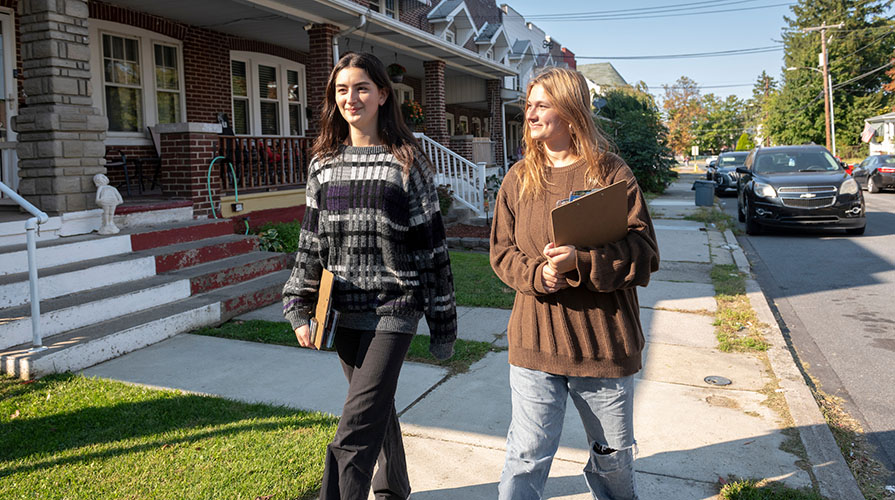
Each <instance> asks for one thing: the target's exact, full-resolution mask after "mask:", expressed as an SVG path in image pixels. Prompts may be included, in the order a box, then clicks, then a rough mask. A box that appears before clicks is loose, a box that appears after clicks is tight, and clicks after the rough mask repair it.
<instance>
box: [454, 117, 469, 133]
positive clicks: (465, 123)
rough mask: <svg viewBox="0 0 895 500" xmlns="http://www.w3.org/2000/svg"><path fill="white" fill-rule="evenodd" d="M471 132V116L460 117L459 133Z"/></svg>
mask: <svg viewBox="0 0 895 500" xmlns="http://www.w3.org/2000/svg"><path fill="white" fill-rule="evenodd" d="M468 133H469V118H467V117H465V116H461V117H460V123H459V125H458V126H457V135H466V134H468Z"/></svg>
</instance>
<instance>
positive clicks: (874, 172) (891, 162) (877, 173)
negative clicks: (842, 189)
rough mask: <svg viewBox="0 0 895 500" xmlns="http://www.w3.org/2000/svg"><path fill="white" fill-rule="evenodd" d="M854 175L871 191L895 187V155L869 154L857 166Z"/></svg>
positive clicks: (860, 184)
mask: <svg viewBox="0 0 895 500" xmlns="http://www.w3.org/2000/svg"><path fill="white" fill-rule="evenodd" d="M852 176H854V178H855V180H856V181H858V185H859V186H861V188H863V189H866V190H867V191H868V192H870V193H878V192H880V190H882V189H892V188H895V155H874V156H868V157H867V159H866V160H864V161H862V162H861V163H860V164H858V165H856V166H855V169H854V171H853V172H852Z"/></svg>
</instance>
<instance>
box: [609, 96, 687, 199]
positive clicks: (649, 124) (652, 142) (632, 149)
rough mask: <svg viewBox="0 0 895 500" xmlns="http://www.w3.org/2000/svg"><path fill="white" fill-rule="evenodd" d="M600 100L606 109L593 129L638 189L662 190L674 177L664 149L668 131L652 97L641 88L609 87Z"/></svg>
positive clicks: (670, 160)
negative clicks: (599, 130) (601, 133)
mask: <svg viewBox="0 0 895 500" xmlns="http://www.w3.org/2000/svg"><path fill="white" fill-rule="evenodd" d="M603 97H604V98H605V99H606V106H605V107H604V108H603V109H602V111H601V112H600V116H599V117H597V118H596V119H595V121H596V122H597V126H598V127H600V128H602V129H603V131H604V132H605V134H606V136H607V137H608V138H609V140H610V141H612V142H613V143H614V144H615V146H616V148H617V149H618V154H619V156H621V157H622V159H624V160H625V162H626V163H627V164H628V166H629V167H631V170H633V171H634V175H635V176H636V177H637V182H638V183H639V184H640V188H641V189H643V190H644V191H652V192H662V191H664V190H665V188H666V187H667V186H668V184H669V183H671V181H672V180H673V178H674V172H673V171H672V170H671V167H672V166H673V165H674V159H673V158H672V154H671V149H670V148H669V147H668V129H667V128H666V127H665V125H663V124H662V117H661V114H660V113H659V109H658V107H657V106H656V102H655V100H654V99H653V96H652V95H651V94H649V92H648V91H647V90H646V86H645V85H643V84H638V85H637V86H635V88H613V89H611V90H609V91H608V92H607V93H606V95H605V96H603ZM601 118H602V119H601Z"/></svg>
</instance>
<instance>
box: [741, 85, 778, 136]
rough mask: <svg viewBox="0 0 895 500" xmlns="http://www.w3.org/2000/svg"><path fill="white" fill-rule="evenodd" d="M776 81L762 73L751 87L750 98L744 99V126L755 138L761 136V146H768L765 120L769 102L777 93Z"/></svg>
mask: <svg viewBox="0 0 895 500" xmlns="http://www.w3.org/2000/svg"><path fill="white" fill-rule="evenodd" d="M777 87H778V84H777V81H776V80H774V77H772V76H770V75H768V73H767V72H766V71H762V72H761V74H760V75H758V78H757V79H756V81H755V85H754V86H753V87H752V97H750V98H749V99H746V103H745V113H744V114H745V120H746V126H747V127H749V128H751V129H752V130H753V131H755V134H756V136H761V138H762V139H763V142H762V144H763V145H765V146H770V145H771V144H770V141H767V129H768V126H767V123H766V122H767V119H768V111H769V109H770V108H769V104H768V103H769V102H770V99H771V96H773V95H774V94H775V93H777Z"/></svg>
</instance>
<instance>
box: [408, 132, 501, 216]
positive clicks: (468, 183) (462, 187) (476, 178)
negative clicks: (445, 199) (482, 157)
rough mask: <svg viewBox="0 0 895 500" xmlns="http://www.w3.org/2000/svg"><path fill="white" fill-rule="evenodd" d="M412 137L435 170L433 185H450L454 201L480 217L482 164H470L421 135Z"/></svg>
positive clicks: (482, 194)
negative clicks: (418, 142) (434, 182)
mask: <svg viewBox="0 0 895 500" xmlns="http://www.w3.org/2000/svg"><path fill="white" fill-rule="evenodd" d="M413 136H414V137H416V138H417V140H418V141H420V146H422V148H423V152H424V153H426V156H428V157H429V160H431V161H432V163H433V165H434V166H435V177H436V182H438V184H448V185H450V187H451V190H453V192H454V199H455V200H457V201H459V202H460V203H461V204H462V205H464V206H465V207H467V208H469V209H470V210H472V211H473V213H474V214H475V215H476V216H478V217H484V216H485V163H484V162H482V163H478V164H476V163H473V162H471V161H469V160H467V159H466V158H464V157H462V156H460V155H459V154H457V153H455V152H453V151H451V150H450V149H448V148H446V147H444V146H443V145H441V144H439V143H438V142H437V141H435V140H434V139H432V138H431V137H429V136H427V135H425V134H423V133H421V132H414V134H413Z"/></svg>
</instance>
